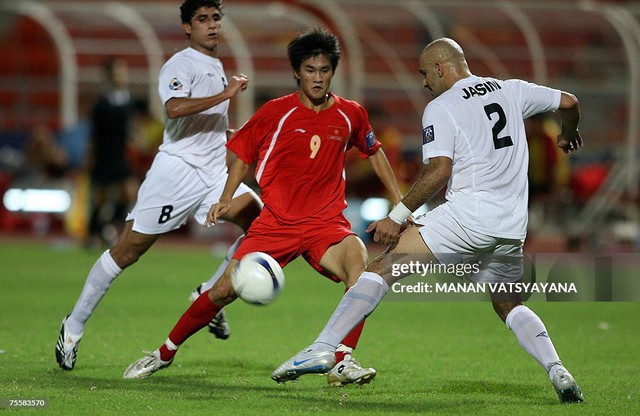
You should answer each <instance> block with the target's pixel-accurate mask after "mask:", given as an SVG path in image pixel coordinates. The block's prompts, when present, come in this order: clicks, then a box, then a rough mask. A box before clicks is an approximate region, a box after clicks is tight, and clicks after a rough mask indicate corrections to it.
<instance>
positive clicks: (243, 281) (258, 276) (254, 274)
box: [231, 251, 284, 305]
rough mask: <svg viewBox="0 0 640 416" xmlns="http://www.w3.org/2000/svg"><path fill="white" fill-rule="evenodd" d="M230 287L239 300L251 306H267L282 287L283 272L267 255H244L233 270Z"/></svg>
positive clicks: (256, 253)
mask: <svg viewBox="0 0 640 416" xmlns="http://www.w3.org/2000/svg"><path fill="white" fill-rule="evenodd" d="M231 285H232V286H233V290H235V292H236V294H237V295H238V297H239V298H240V299H242V300H243V301H245V302H248V303H251V304H253V305H268V304H270V303H271V302H273V301H274V300H275V298H277V297H278V295H279V294H280V291H281V290H282V288H283V287H284V272H283V271H282V268H281V267H280V265H279V264H278V262H277V261H275V259H274V258H273V257H271V256H269V255H268V254H265V253H262V252H259V251H256V252H253V253H248V254H246V255H245V256H244V257H243V258H242V259H241V260H240V262H239V263H238V265H237V266H236V268H235V269H234V270H233V274H232V275H231Z"/></svg>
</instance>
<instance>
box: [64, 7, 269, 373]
mask: <svg viewBox="0 0 640 416" xmlns="http://www.w3.org/2000/svg"><path fill="white" fill-rule="evenodd" d="M221 3H222V2H221V1H219V0H186V1H184V3H183V4H182V6H181V7H180V14H181V19H182V28H183V29H184V31H185V34H186V35H187V37H188V41H189V47H188V48H186V49H184V50H182V51H180V52H178V53H176V54H175V55H174V56H173V57H171V58H170V59H169V60H168V61H167V62H166V63H165V65H164V66H163V67H162V69H161V70H160V77H159V84H158V90H159V93H160V98H161V99H162V102H163V103H164V121H165V131H164V138H163V142H162V144H161V145H160V148H159V151H158V154H157V155H156V157H155V159H154V161H153V164H152V166H151V168H150V169H149V171H148V173H147V175H146V178H145V180H144V182H143V183H142V185H141V187H140V190H139V192H138V198H137V202H136V205H135V206H134V208H133V209H132V211H131V213H129V215H128V216H127V219H126V220H127V222H126V224H125V226H124V230H123V231H122V234H121V236H120V238H119V240H118V241H117V242H116V244H115V246H114V247H112V248H111V249H110V250H107V251H105V252H104V253H103V254H102V256H101V257H100V258H99V259H98V260H97V261H96V263H95V264H94V266H93V268H92V269H91V271H90V272H89V275H88V276H87V280H86V282H85V285H84V288H83V290H82V292H81V294H80V297H79V299H78V300H77V302H76V304H75V307H74V308H73V311H72V312H71V314H70V315H68V316H67V317H66V318H65V319H64V320H63V321H62V327H61V329H60V335H59V337H58V342H57V344H56V351H55V352H56V360H57V362H58V364H59V366H60V367H61V368H62V369H64V370H72V369H73V368H74V366H75V361H76V356H77V351H78V344H79V343H80V340H81V338H82V333H83V331H84V327H85V324H86V322H87V320H88V319H89V318H90V317H91V315H92V314H93V311H94V310H95V308H96V306H97V305H98V303H99V302H100V300H101V299H102V298H103V297H104V295H105V294H106V292H107V291H108V290H109V287H110V286H111V284H112V282H113V281H114V279H115V278H116V277H117V276H118V275H119V274H120V273H122V271H123V270H124V269H125V268H127V267H128V266H130V265H132V264H133V263H135V262H136V261H137V260H138V259H139V258H140V256H142V255H143V254H144V253H145V252H146V251H147V250H148V249H149V248H150V247H151V246H152V245H153V244H154V243H155V242H156V241H157V240H158V238H159V237H160V236H161V235H162V234H165V233H168V232H169V231H172V230H175V229H177V228H179V227H181V226H182V225H183V224H185V223H186V221H187V219H188V218H189V217H190V216H193V217H194V219H195V220H196V221H197V222H198V223H200V224H204V222H205V219H206V217H207V213H208V211H209V207H210V206H211V204H213V203H214V202H217V201H218V200H219V199H220V195H221V194H222V191H223V189H224V185H225V183H226V180H227V176H228V174H227V165H226V156H227V152H226V147H225V145H226V142H227V139H226V134H227V130H228V128H229V125H228V114H227V112H228V109H229V100H230V99H231V98H233V97H234V96H235V95H236V94H238V93H239V92H240V91H242V90H244V89H246V87H247V83H248V82H249V80H248V79H247V77H246V76H244V75H241V74H240V75H235V76H232V77H231V78H229V79H227V77H226V76H225V72H224V69H223V66H222V62H220V60H219V59H218V43H219V39H220V35H221V21H222V17H223V13H222V4H221ZM231 204H232V208H231V210H230V211H229V212H228V213H227V214H226V215H225V217H224V219H225V220H227V221H231V222H233V223H235V224H237V225H239V226H240V227H242V228H243V229H244V230H245V231H246V230H247V229H248V228H249V225H250V224H251V222H252V221H253V220H254V219H255V218H256V217H257V216H258V214H259V213H260V211H261V209H262V202H261V201H260V199H259V198H258V196H257V195H256V194H255V193H254V192H253V191H251V189H250V188H249V187H248V186H246V185H245V184H241V186H239V187H238V189H237V191H236V192H235V193H234V195H233V200H232V203H231ZM241 238H242V237H240V238H239V240H240V239H241ZM237 245H238V241H236V243H234V244H233V245H232V246H231V247H230V249H229V253H228V254H227V259H230V258H231V256H232V255H233V252H235V248H236V247H237ZM227 265H228V260H225V261H224V262H223V263H222V264H221V265H220V268H219V269H218V270H219V272H217V273H215V274H214V275H213V276H212V277H211V279H210V280H209V281H208V282H206V283H205V284H203V286H206V288H208V287H210V286H212V285H213V283H215V281H216V280H217V278H219V277H220V276H221V275H222V272H223V271H224V270H225V269H226V266H227ZM222 314H223V311H221V312H220V314H218V316H216V317H215V318H214V320H212V322H211V324H212V325H217V326H212V325H210V330H211V331H212V332H214V333H215V334H216V336H217V337H218V338H223V339H224V338H226V337H228V335H229V331H228V325H227V324H226V321H224V316H223V315H222ZM216 331H217V332H216Z"/></svg>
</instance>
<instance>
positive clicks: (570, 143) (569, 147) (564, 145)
mask: <svg viewBox="0 0 640 416" xmlns="http://www.w3.org/2000/svg"><path fill="white" fill-rule="evenodd" d="M582 144H583V143H582V137H581V136H580V132H579V131H578V130H576V131H575V132H571V133H565V132H562V133H560V134H559V135H558V147H559V148H560V149H562V151H563V152H565V153H566V154H569V153H571V152H575V151H576V150H578V149H579V148H581V147H582Z"/></svg>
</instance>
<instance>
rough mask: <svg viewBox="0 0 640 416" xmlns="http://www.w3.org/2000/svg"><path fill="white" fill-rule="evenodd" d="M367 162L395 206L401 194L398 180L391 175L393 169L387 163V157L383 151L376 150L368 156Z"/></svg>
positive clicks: (400, 198)
mask: <svg viewBox="0 0 640 416" xmlns="http://www.w3.org/2000/svg"><path fill="white" fill-rule="evenodd" d="M367 160H368V161H369V162H370V163H371V166H372V167H373V171H374V172H375V173H376V175H378V178H380V181H382V183H383V184H384V186H385V188H387V191H389V193H390V194H391V198H392V199H393V203H394V204H397V203H398V202H400V201H401V200H402V194H401V193H400V187H399V186H398V180H397V179H396V175H394V173H393V169H391V164H390V163H389V159H387V155H386V154H385V153H384V151H383V150H382V149H378V151H377V152H376V153H375V154H373V155H371V156H369V157H368V158H367Z"/></svg>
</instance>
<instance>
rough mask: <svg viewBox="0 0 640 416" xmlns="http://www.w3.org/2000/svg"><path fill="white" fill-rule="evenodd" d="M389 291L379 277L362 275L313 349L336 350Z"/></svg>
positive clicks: (367, 274) (315, 342) (344, 297)
mask: <svg viewBox="0 0 640 416" xmlns="http://www.w3.org/2000/svg"><path fill="white" fill-rule="evenodd" d="M388 290H389V285H388V284H387V282H385V281H384V280H383V279H382V277H380V276H379V275H377V274H375V273H372V272H364V273H362V274H361V275H360V277H359V278H358V281H357V282H356V284H355V285H353V286H352V287H351V289H349V290H348V291H347V292H346V293H345V294H344V296H343V297H342V300H341V301H340V303H339V304H338V307H337V308H336V310H335V312H334V313H333V315H332V316H331V318H330V319H329V322H327V325H326V326H325V327H324V329H323V330H322V332H321V333H320V335H319V336H318V338H317V339H316V340H315V341H314V343H313V344H312V345H311V349H317V350H325V349H327V346H329V347H331V348H332V349H335V348H336V347H337V346H338V344H340V342H341V341H342V340H343V339H344V338H345V337H346V336H347V335H348V334H349V332H351V330H352V329H353V328H354V327H355V326H356V325H358V324H359V323H360V321H362V320H363V319H364V318H366V317H367V316H369V315H371V313H372V312H373V311H374V310H375V309H376V307H377V306H378V304H379V303H380V301H382V298H383V297H384V295H386V294H387V291H388Z"/></svg>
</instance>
